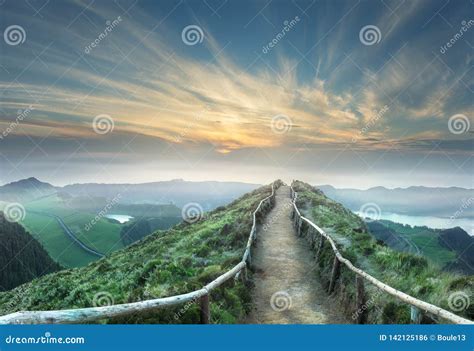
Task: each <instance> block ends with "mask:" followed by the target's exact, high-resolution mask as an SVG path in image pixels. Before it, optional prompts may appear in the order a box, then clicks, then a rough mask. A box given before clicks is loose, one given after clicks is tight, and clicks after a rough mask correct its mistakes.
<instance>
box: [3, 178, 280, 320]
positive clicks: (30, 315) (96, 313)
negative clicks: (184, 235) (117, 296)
mask: <svg viewBox="0 0 474 351" xmlns="http://www.w3.org/2000/svg"><path fill="white" fill-rule="evenodd" d="M274 199H275V182H274V183H272V193H271V194H270V195H269V196H267V197H265V198H264V199H262V200H261V201H260V202H259V204H258V206H257V208H256V209H255V211H254V212H253V223H252V229H251V231H250V235H249V239H248V241H247V245H246V247H245V252H244V254H243V257H242V261H240V262H239V263H238V264H237V265H235V266H234V267H233V268H232V269H230V270H228V271H227V272H225V273H224V274H222V275H220V276H219V277H217V278H216V279H215V280H213V281H212V282H210V283H209V284H207V285H205V286H204V287H202V288H201V289H199V290H195V291H192V292H189V293H186V294H181V295H175V296H169V297H164V298H159V299H152V300H146V301H139V302H132V303H126V304H118V305H111V306H101V307H88V308H77V309H67V310H57V311H21V312H15V313H11V314H8V315H4V316H0V324H67V323H85V322H92V321H96V320H99V319H105V318H111V317H118V316H123V315H128V314H131V313H134V312H144V311H149V310H152V309H159V308H164V307H171V306H176V305H180V304H183V303H186V302H188V301H197V300H198V299H199V300H200V308H201V314H200V315H201V323H203V324H208V323H209V322H210V308H209V294H210V292H211V291H212V290H214V289H216V288H218V287H219V286H221V285H222V284H223V283H225V282H226V281H228V280H229V279H231V278H236V277H238V276H239V275H240V273H241V272H242V271H243V270H245V269H246V268H247V266H248V265H249V264H250V258H251V256H250V250H251V246H252V245H253V243H254V241H255V239H256V235H257V215H258V214H259V213H260V212H261V211H262V208H263V206H264V205H265V204H270V206H272V205H273V203H274Z"/></svg>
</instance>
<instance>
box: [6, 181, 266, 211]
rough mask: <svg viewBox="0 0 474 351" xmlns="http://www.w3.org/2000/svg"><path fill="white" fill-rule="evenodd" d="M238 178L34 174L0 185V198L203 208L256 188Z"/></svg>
mask: <svg viewBox="0 0 474 351" xmlns="http://www.w3.org/2000/svg"><path fill="white" fill-rule="evenodd" d="M259 186H260V185H259V184H251V183H240V182H218V181H206V182H188V181H184V180H182V179H174V180H170V181H161V182H152V183H142V184H99V183H87V184H71V185H66V186H64V187H55V186H53V185H51V184H49V183H44V182H41V181H39V180H38V179H36V178H28V179H23V180H19V181H17V182H13V183H9V184H6V185H4V186H0V201H7V202H20V203H22V204H24V203H25V202H28V201H31V200H33V199H40V198H42V197H47V196H50V195H52V194H55V193H57V194H58V196H60V197H61V198H62V199H63V200H64V201H66V202H68V203H69V205H70V206H72V207H78V208H82V207H83V208H90V207H99V206H102V205H103V204H104V203H107V202H108V201H110V200H111V199H115V200H116V202H117V203H120V204H144V203H146V204H167V205H169V204H173V205H176V206H178V207H180V208H181V207H182V206H184V205H185V204H187V203H189V202H197V203H199V205H200V206H201V207H202V208H203V209H204V210H206V211H207V210H211V209H214V208H216V207H218V206H221V205H224V204H226V203H229V202H231V201H233V200H235V199H236V198H238V197H239V196H241V195H243V194H245V193H247V192H249V191H252V190H254V189H256V188H258V187H259Z"/></svg>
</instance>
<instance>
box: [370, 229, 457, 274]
mask: <svg viewBox="0 0 474 351" xmlns="http://www.w3.org/2000/svg"><path fill="white" fill-rule="evenodd" d="M367 226H368V227H369V230H370V232H371V233H372V234H374V236H375V237H376V238H380V239H382V238H383V235H384V234H385V235H390V236H391V237H394V238H396V239H399V240H398V241H397V243H396V244H394V245H391V244H390V243H389V242H387V240H383V239H382V240H383V241H385V242H386V243H387V245H388V246H390V247H391V248H393V249H394V250H397V251H408V252H419V253H420V254H422V255H423V256H425V257H426V258H428V259H429V260H430V262H431V263H433V264H435V265H437V266H439V268H443V267H446V266H447V265H448V264H450V263H452V262H454V261H455V260H456V257H457V254H456V252H455V251H453V250H449V249H448V248H446V247H444V246H442V245H441V244H440V241H439V234H440V232H441V230H437V229H431V228H428V227H412V226H410V225H407V224H400V223H395V222H392V221H387V220H379V221H374V222H371V223H368V224H367ZM405 242H407V243H408V247H406V246H407V245H405V246H403V244H404V243H405ZM401 246H402V247H401Z"/></svg>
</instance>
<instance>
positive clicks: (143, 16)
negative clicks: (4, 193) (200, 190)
mask: <svg viewBox="0 0 474 351" xmlns="http://www.w3.org/2000/svg"><path fill="white" fill-rule="evenodd" d="M0 4H1V5H0V24H1V26H0V30H1V31H2V34H3V35H2V37H1V38H0V54H1V56H0V184H4V183H7V182H10V181H14V180H18V179H21V178H26V177H31V176H35V177H37V178H39V179H41V180H43V181H48V182H51V183H53V184H57V185H64V184H69V183H84V182H107V183H120V182H127V183H138V182H149V181H159V180H169V179H175V178H182V179H185V180H223V181H245V182H252V183H269V182H271V181H273V180H274V179H277V178H280V179H283V180H285V181H291V180H292V179H300V180H304V181H307V182H310V183H312V184H332V185H334V186H338V187H354V188H368V187H372V186H386V187H400V186H401V187H405V186H411V185H425V186H463V187H469V188H472V187H473V177H472V174H473V170H474V162H473V158H472V150H473V146H474V142H473V135H472V128H473V127H472V123H473V121H472V116H473V111H474V107H473V103H472V101H474V99H473V92H474V77H473V69H472V68H473V62H474V53H473V47H474V35H473V34H474V20H473V19H472V16H470V17H469V14H472V13H474V11H473V9H474V4H473V2H472V1H469V0H465V1H463V0H459V1H452V0H451V1H449V0H444V1H436V0H435V1H388V0H383V1H380V0H372V1H355V0H351V1H341V0H336V1H322V0H318V1H290V0H288V1H278V0H273V1H272V0H266V1H242V0H239V1H237V0H232V1H231V0H228V1H226V0H218V1H212V0H202V1H201V0H195V1H193V0H187V1H136V0H132V1H98V0H96V1H91V0H84V1H79V0H74V1H71V0H68V1H48V0H45V1H44V2H42V1H39V0H38V1H25V2H23V1H16V0H15V1H14V0H0Z"/></svg>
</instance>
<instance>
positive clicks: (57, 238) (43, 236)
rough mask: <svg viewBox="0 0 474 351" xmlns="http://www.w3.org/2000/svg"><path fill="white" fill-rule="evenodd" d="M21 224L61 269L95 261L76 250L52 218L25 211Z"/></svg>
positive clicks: (94, 258) (94, 257) (83, 252)
mask: <svg viewBox="0 0 474 351" xmlns="http://www.w3.org/2000/svg"><path fill="white" fill-rule="evenodd" d="M21 224H22V225H23V226H24V227H25V228H26V229H27V230H28V231H29V232H30V233H31V234H32V235H33V237H34V238H35V239H36V240H38V241H39V242H40V243H41V244H42V245H43V247H44V248H45V249H46V251H48V254H49V256H50V257H51V258H52V259H53V260H55V261H56V262H58V263H59V264H60V265H61V266H63V267H79V266H84V265H86V264H88V263H90V262H92V261H94V260H96V259H97V257H96V256H93V255H91V254H89V253H87V252H85V251H83V250H81V249H80V248H78V247H77V246H76V245H75V244H74V243H73V242H72V241H71V240H70V239H69V238H68V237H67V236H66V235H65V234H64V232H63V230H62V229H61V227H60V226H59V224H58V222H57V221H56V220H55V219H54V218H52V217H48V216H44V215H38V214H36V213H31V212H28V210H27V212H26V216H25V219H24V220H23V221H22V222H21Z"/></svg>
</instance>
